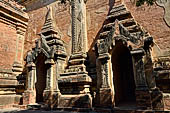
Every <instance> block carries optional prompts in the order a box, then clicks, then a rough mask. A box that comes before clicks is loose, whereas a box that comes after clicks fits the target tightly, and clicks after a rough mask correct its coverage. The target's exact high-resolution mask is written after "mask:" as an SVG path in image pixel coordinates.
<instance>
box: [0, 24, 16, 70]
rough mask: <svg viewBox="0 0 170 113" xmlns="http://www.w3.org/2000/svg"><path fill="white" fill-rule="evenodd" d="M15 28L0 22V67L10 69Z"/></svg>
mask: <svg viewBox="0 0 170 113" xmlns="http://www.w3.org/2000/svg"><path fill="white" fill-rule="evenodd" d="M16 37H17V34H16V29H15V28H14V27H12V26H11V25H7V24H5V23H3V22H0V69H11V68H12V64H13V62H14V59H15V52H16Z"/></svg>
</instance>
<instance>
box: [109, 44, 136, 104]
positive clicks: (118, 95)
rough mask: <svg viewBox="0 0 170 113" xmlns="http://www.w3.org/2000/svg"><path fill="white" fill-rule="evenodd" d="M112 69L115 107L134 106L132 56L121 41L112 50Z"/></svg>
mask: <svg viewBox="0 0 170 113" xmlns="http://www.w3.org/2000/svg"><path fill="white" fill-rule="evenodd" d="M112 68H113V82H114V87H115V105H116V106H130V105H132V104H133V105H135V103H136V99H135V81H134V73H133V64H132V56H131V54H130V51H129V49H128V48H127V47H126V46H125V45H123V43H122V41H117V42H116V46H115V48H114V49H113V52H112Z"/></svg>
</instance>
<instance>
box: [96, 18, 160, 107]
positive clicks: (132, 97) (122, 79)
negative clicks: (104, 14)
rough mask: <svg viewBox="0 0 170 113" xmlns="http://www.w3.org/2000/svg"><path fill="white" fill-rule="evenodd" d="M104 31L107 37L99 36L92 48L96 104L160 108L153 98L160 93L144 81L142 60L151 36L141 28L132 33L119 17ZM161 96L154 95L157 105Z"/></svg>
mask: <svg viewBox="0 0 170 113" xmlns="http://www.w3.org/2000/svg"><path fill="white" fill-rule="evenodd" d="M109 25H111V24H109ZM107 33H108V34H107V36H106V37H104V38H100V39H98V41H97V43H96V49H95V50H96V56H97V64H96V66H97V72H98V73H97V90H98V91H97V94H96V98H97V99H96V101H97V102H96V103H98V105H97V106H100V107H106V106H110V107H111V106H116V107H122V106H123V107H128V106H133V107H135V106H136V107H139V108H142V109H159V108H160V107H159V106H158V104H154V103H155V100H154V98H155V97H159V95H162V94H161V92H160V91H159V90H157V91H156V90H153V89H151V88H150V87H149V84H147V82H146V81H147V78H146V76H145V68H144V62H143V57H144V56H145V55H147V54H148V53H147V51H149V47H150V44H151V43H148V42H150V40H151V39H152V37H148V34H147V35H146V34H145V33H144V32H143V31H141V33H140V34H136V35H134V33H133V35H132V34H131V33H130V32H129V31H128V30H127V29H126V28H125V27H124V26H123V24H121V23H120V22H119V21H118V20H115V22H114V24H112V25H111V29H110V31H107ZM145 36H146V37H145ZM149 76H152V75H149ZM154 82H155V81H154ZM106 95H107V98H106ZM153 95H155V96H153ZM161 99H162V98H161V97H160V98H157V101H159V102H160V103H159V105H162V101H161ZM153 100H154V101H153Z"/></svg>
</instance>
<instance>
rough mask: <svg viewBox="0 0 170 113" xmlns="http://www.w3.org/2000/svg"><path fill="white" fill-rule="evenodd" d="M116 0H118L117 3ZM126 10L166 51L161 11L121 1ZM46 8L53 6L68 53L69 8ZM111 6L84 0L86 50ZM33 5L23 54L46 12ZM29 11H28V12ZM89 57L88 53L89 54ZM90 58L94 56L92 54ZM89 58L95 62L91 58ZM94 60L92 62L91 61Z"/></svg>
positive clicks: (168, 39) (169, 37)
mask: <svg viewBox="0 0 170 113" xmlns="http://www.w3.org/2000/svg"><path fill="white" fill-rule="evenodd" d="M117 1H118V0H117ZM124 1H125V4H126V5H127V7H128V9H129V10H130V11H131V13H132V14H133V16H134V18H135V19H136V21H137V22H138V23H139V24H140V25H142V26H143V27H144V28H145V29H146V30H147V31H148V32H149V33H150V34H151V35H152V36H153V37H154V40H155V42H156V44H158V46H159V47H160V48H161V49H162V50H169V48H170V45H169V43H170V34H169V32H170V29H169V28H168V27H167V25H166V23H165V22H164V20H163V14H164V10H163V8H161V7H159V6H157V5H156V4H155V5H153V6H146V5H144V6H141V7H136V6H135V5H134V4H133V3H132V2H130V0H124ZM50 5H52V6H53V7H55V10H56V12H55V18H56V22H57V25H58V27H59V29H60V30H61V32H62V33H63V39H64V40H65V42H66V43H67V44H68V45H67V48H68V49H67V53H70V49H69V48H70V47H71V21H70V17H71V15H70V7H69V4H66V5H62V4H60V3H57V2H53V3H51V4H50ZM112 6H113V0H88V1H87V37H88V47H89V49H92V47H93V46H94V42H95V40H96V39H97V38H98V35H99V33H100V31H101V28H102V25H103V23H104V21H105V18H106V16H107V14H108V12H109V9H110V8H111V7H112ZM37 7H38V9H36V5H35V6H34V9H35V10H32V11H28V14H29V17H30V20H29V24H28V30H27V34H26V40H25V52H24V55H25V56H26V52H27V51H28V50H29V49H31V48H32V47H33V46H34V42H35V40H36V39H37V38H39V36H38V35H36V34H38V33H39V32H40V31H41V27H42V25H43V23H44V20H45V15H46V12H47V8H46V7H42V8H39V7H40V6H37ZM29 10H31V9H29ZM90 54H92V53H90ZM92 56H94V55H92ZM91 59H95V58H94V57H91ZM92 61H94V60H92Z"/></svg>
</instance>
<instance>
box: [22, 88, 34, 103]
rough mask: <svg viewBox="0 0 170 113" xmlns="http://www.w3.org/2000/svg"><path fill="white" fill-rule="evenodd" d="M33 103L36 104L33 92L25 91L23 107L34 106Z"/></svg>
mask: <svg viewBox="0 0 170 113" xmlns="http://www.w3.org/2000/svg"><path fill="white" fill-rule="evenodd" d="M35 103H36V93H35V91H30V90H26V91H25V92H24V93H23V105H28V104H35Z"/></svg>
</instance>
